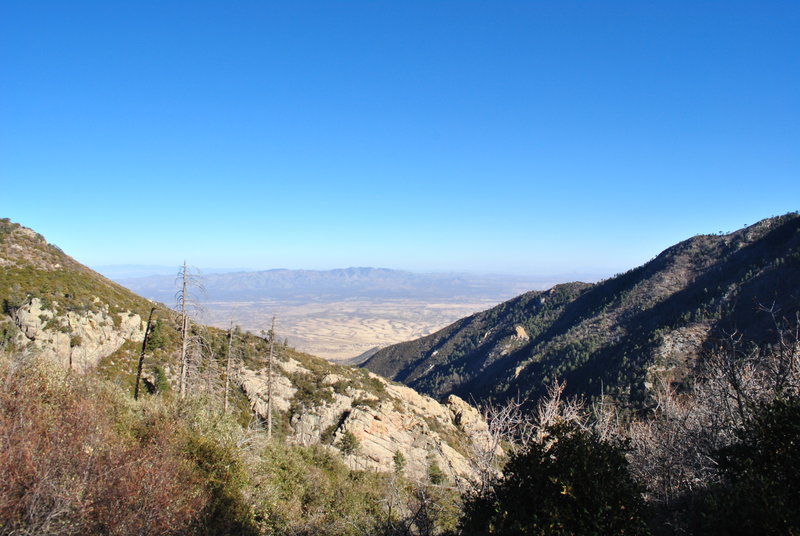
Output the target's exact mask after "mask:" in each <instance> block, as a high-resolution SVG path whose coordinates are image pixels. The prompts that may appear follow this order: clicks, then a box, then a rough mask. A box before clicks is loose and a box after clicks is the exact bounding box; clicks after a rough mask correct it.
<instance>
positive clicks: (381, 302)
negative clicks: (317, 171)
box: [105, 267, 596, 360]
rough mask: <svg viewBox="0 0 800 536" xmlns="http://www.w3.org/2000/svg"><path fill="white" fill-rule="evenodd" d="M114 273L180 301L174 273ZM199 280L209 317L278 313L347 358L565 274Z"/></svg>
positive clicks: (302, 341) (312, 343) (346, 274)
mask: <svg viewBox="0 0 800 536" xmlns="http://www.w3.org/2000/svg"><path fill="white" fill-rule="evenodd" d="M105 269H106V270H107V269H108V267H105ZM108 275H110V276H111V277H112V278H113V279H115V280H116V281H118V282H119V283H121V284H123V285H124V286H126V287H128V288H129V289H131V290H133V291H134V292H137V293H138V294H141V295H142V296H145V297H147V298H150V299H153V300H156V301H160V302H163V303H165V304H172V302H173V301H174V295H175V291H176V286H175V277H174V276H172V275H153V276H149V277H136V278H120V277H115V275H116V274H114V273H113V271H110V270H109V273H108ZM563 277H564V278H570V277H571V278H574V274H570V275H565V276H563ZM585 277H586V278H591V277H592V276H591V275H587V276H585ZM595 277H596V276H595ZM200 280H201V281H202V283H203V285H204V286H205V289H206V292H205V294H198V296H197V298H198V301H199V302H201V304H202V308H203V311H202V313H201V318H202V321H203V322H205V323H208V324H210V325H214V326H217V327H221V328H226V327H228V326H229V325H230V323H231V322H234V324H238V325H239V326H241V327H242V328H243V329H245V330H249V331H251V332H253V333H259V332H260V331H261V330H268V329H269V327H270V322H271V320H272V315H273V314H275V315H277V317H278V326H277V328H276V331H277V332H278V335H279V336H280V337H283V336H284V335H285V336H286V337H287V338H288V340H289V344H290V345H292V346H295V347H296V348H297V349H299V350H302V351H306V352H309V353H311V354H314V355H318V356H321V357H325V358H327V359H331V360H344V359H351V358H354V357H357V356H360V355H361V354H363V353H365V352H368V351H370V350H372V349H374V348H376V347H383V346H387V345H390V344H394V343H398V342H402V341H407V340H411V339H414V338H417V337H421V336H424V335H427V334H429V333H433V332H434V331H436V330H438V329H440V328H442V327H444V326H446V325H448V324H450V323H451V322H454V321H455V320H457V319H459V318H463V317H465V316H469V315H471V314H473V313H476V312H478V311H483V310H485V309H488V308H490V307H492V306H494V305H496V304H497V303H499V302H501V301H504V300H506V299H509V298H511V297H513V296H517V295H519V294H521V293H523V292H526V291H529V290H534V289H544V288H549V287H551V286H552V285H554V284H555V283H557V282H559V281H560V280H562V278H561V277H560V276H553V277H540V278H536V277H527V278H526V277H521V276H510V275H472V274H460V273H436V274H418V273H412V272H406V271H401V270H389V269H383V268H347V269H340V270H326V271H316V270H266V271H258V272H236V273H208V274H201V275H200Z"/></svg>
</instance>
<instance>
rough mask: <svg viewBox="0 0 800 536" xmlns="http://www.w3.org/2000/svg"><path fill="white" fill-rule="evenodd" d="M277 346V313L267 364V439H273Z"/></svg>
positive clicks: (273, 320)
mask: <svg viewBox="0 0 800 536" xmlns="http://www.w3.org/2000/svg"><path fill="white" fill-rule="evenodd" d="M274 348H275V315H272V329H271V330H270V337H269V363H268V364H267V439H268V440H271V439H272V357H273V350H274Z"/></svg>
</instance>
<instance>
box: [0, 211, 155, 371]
mask: <svg viewBox="0 0 800 536" xmlns="http://www.w3.org/2000/svg"><path fill="white" fill-rule="evenodd" d="M0 299H2V305H3V309H2V314H0V349H4V350H7V351H15V352H35V353H38V354H40V355H43V356H45V357H49V358H52V359H55V360H56V361H58V362H60V363H62V364H63V365H64V366H65V367H68V366H72V367H73V368H76V369H78V370H86V369H89V368H91V367H93V366H95V365H96V364H97V363H98V362H99V361H100V360H101V359H102V358H104V357H105V356H107V355H110V354H112V353H114V352H115V351H116V350H117V349H119V348H120V346H122V345H123V344H124V343H125V342H126V341H141V340H142V338H143V337H144V329H145V326H144V321H143V317H144V315H145V314H146V312H147V311H148V309H149V307H150V303H149V302H148V301H147V300H145V299H144V298H140V297H139V296H136V295H135V294H133V293H131V292H130V291H128V290H126V289H125V288H123V287H121V286H119V285H117V284H116V283H113V282H112V281H109V280H108V279H106V278H104V277H103V276H101V275H100V274H98V273H96V272H93V271H92V270H90V269H89V268H86V267H85V266H83V265H82V264H80V263H78V262H77V261H75V260H74V259H72V258H71V257H69V256H68V255H66V254H64V252H62V251H61V250H60V249H58V248H57V247H55V246H53V245H51V244H48V243H47V241H46V240H45V239H44V238H43V237H42V236H41V235H39V234H37V233H36V232H34V231H32V230H31V229H28V228H25V227H22V226H21V225H18V224H15V223H11V222H10V221H9V220H7V219H3V220H0Z"/></svg>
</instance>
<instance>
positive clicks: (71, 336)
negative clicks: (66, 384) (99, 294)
mask: <svg viewBox="0 0 800 536" xmlns="http://www.w3.org/2000/svg"><path fill="white" fill-rule="evenodd" d="M56 306H57V304H56ZM9 314H10V317H11V319H12V321H13V326H15V327H16V328H17V329H16V332H15V331H14V329H13V328H11V329H9V328H8V327H7V328H6V337H7V339H6V340H7V341H9V342H10V343H11V344H13V345H15V346H17V347H19V348H24V349H25V350H26V351H28V352H36V353H38V354H39V355H42V356H44V357H48V358H51V359H53V360H55V361H56V362H58V363H61V364H62V365H63V366H64V367H65V368H67V367H68V368H74V369H77V370H82V371H83V370H88V369H90V368H92V367H94V366H95V365H97V363H98V362H99V361H100V360H101V359H102V358H104V357H105V356H107V355H110V354H112V353H114V352H115V351H117V350H118V349H119V347H120V346H122V345H123V344H124V343H125V342H126V341H136V342H141V341H142V339H143V338H144V330H145V325H144V321H143V320H142V318H141V317H140V316H139V315H138V314H136V313H130V312H127V313H126V312H122V313H109V311H108V308H107V307H105V308H102V309H100V310H99V311H86V312H85V313H83V314H80V313H76V312H72V311H70V312H67V313H65V314H64V315H63V316H57V314H56V313H55V311H54V310H53V309H46V308H44V306H43V304H42V300H40V299H39V298H31V299H30V300H29V301H28V302H26V303H25V304H23V305H22V306H20V307H17V308H14V309H12V310H10V311H9ZM112 315H114V316H116V318H115V317H114V316H112Z"/></svg>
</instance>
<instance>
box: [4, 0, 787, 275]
mask: <svg viewBox="0 0 800 536" xmlns="http://www.w3.org/2000/svg"><path fill="white" fill-rule="evenodd" d="M798 208H800V2H797V1H787V2H769V1H752V2H735V1H719V2H702V1H694V0H692V1H657V2H649V1H644V0H635V1H630V2H620V1H611V0H609V1H603V2H591V1H582V2H570V1H563V0H558V1H552V2H535V1H522V0H517V1H505V2H504V1H488V0H487V1H481V2H476V1H468V0H458V1H450V2H445V1H435V0H420V1H410V0H402V1H391V2H390V1H369V2H367V1H364V2H336V1H319V2H300V1H294V0H293V1H286V2H267V1H236V0H225V1H223V0H219V1H216V2H210V1H201V0H195V1H187V2H179V1H170V0H164V1H160V0H159V1H156V0H137V1H128V2H119V1H112V0H104V1H97V2H85V1H80V0H70V1H61V0H59V1H53V2H40V1H36V0H24V1H15V0H4V1H3V2H0V216H5V217H10V218H11V219H12V220H14V221H17V222H19V223H22V224H23V225H26V226H29V227H32V228H34V229H35V230H37V231H39V232H40V233H42V234H44V235H45V236H46V237H47V238H48V239H49V240H50V241H51V242H53V243H55V244H57V245H59V246H60V247H61V248H62V249H64V250H65V251H66V252H67V253H69V254H71V255H72V256H74V257H76V258H77V259H78V260H80V261H82V262H84V263H87V264H90V265H105V264H162V265H163V264H166V265H177V264H179V263H180V262H181V261H183V260H184V259H186V260H188V261H189V262H190V263H192V264H195V265H198V266H215V267H223V266H240V267H248V268H273V267H288V268H333V267H345V266H353V265H358V266H385V267H393V268H407V269H414V270H473V271H491V272H509V273H522V274H538V273H552V272H557V271H583V272H586V271H609V272H613V271H616V270H621V269H627V268H630V267H633V266H635V265H638V264H640V263H642V262H644V261H646V260H648V259H649V258H651V257H652V256H653V255H655V254H656V253H657V252H659V251H660V250H661V249H663V248H665V247H667V246H669V245H671V244H672V243H674V242H677V241H679V240H681V239H683V238H687V237H689V236H691V235H694V234H698V233H713V232H717V231H730V230H734V229H736V228H739V227H741V226H743V225H744V224H747V223H754V222H755V221H757V220H759V219H761V218H764V217H768V216H771V215H777V214H781V213H785V212H788V211H792V210H797V209H798Z"/></svg>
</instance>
